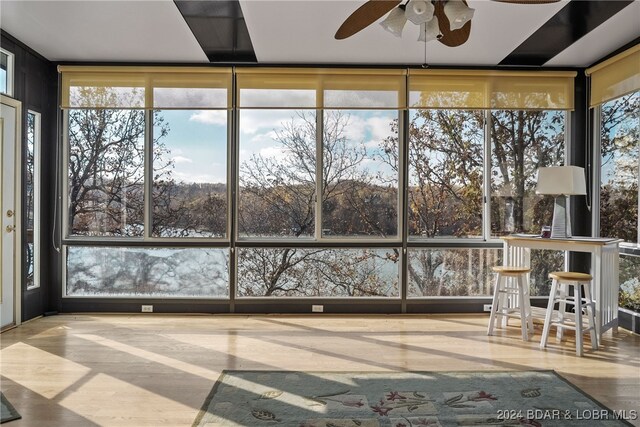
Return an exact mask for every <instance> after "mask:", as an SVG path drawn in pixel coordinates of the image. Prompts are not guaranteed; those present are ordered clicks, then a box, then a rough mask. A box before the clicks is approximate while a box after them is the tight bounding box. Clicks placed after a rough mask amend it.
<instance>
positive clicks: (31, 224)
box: [24, 111, 40, 289]
mask: <svg viewBox="0 0 640 427" xmlns="http://www.w3.org/2000/svg"><path fill="white" fill-rule="evenodd" d="M39 138H40V115H39V114H38V113H34V112H32V111H29V112H27V147H26V159H25V160H26V161H25V168H26V174H25V185H24V191H25V195H24V199H25V208H26V212H25V214H26V216H25V220H26V223H25V225H24V227H25V229H26V234H25V242H26V245H25V255H24V259H25V262H24V268H25V270H26V271H25V278H26V286H27V289H34V288H37V287H39V286H40V283H39V280H38V278H37V275H36V271H37V263H38V256H37V255H38V253H37V250H38V247H37V246H38V245H39V243H38V240H37V236H38V235H39V224H38V223H39V221H37V220H36V215H37V211H36V200H37V197H38V195H37V194H36V191H37V186H36V179H37V175H36V167H37V165H38V161H39V159H37V158H36V147H37V145H39V143H40V141H39Z"/></svg>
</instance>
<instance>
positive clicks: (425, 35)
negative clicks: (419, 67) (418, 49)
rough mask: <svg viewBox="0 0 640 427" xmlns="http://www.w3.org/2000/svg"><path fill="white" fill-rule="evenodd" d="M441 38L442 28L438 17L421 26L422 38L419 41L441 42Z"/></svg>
mask: <svg viewBox="0 0 640 427" xmlns="http://www.w3.org/2000/svg"><path fill="white" fill-rule="evenodd" d="M441 38H442V33H441V32H440V26H439V25H438V17H437V16H434V17H433V19H431V20H430V21H428V22H425V23H424V24H421V25H420V36H419V37H418V41H420V42H430V41H432V40H439V39H441Z"/></svg>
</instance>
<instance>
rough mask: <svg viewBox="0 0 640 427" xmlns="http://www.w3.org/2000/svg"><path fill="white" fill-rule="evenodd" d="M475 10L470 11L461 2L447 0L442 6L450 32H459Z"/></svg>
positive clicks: (458, 0) (460, 0)
mask: <svg viewBox="0 0 640 427" xmlns="http://www.w3.org/2000/svg"><path fill="white" fill-rule="evenodd" d="M475 11H476V10H475V9H471V8H470V7H469V6H467V5H466V4H464V2H463V1H462V0H449V1H448V2H447V4H445V5H444V14H445V15H446V16H447V18H448V19H449V28H450V29H451V31H454V30H459V29H460V28H462V27H464V25H465V24H466V23H467V22H469V21H471V18H473V13H474V12H475Z"/></svg>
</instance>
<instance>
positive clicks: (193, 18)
mask: <svg viewBox="0 0 640 427" xmlns="http://www.w3.org/2000/svg"><path fill="white" fill-rule="evenodd" d="M173 2H174V3H175V5H176V6H177V8H178V10H179V11H180V14H182V16H183V18H184V20H185V22H186V23H187V25H188V26H189V28H190V29H191V32H192V33H193V35H194V36H195V37H196V40H197V41H198V43H199V44H200V47H202V50H203V51H204V53H205V54H206V55H207V58H209V61H210V62H224V63H227V62H228V63H237V62H257V60H256V53H255V51H254V50H253V44H252V43H251V38H250V37H249V31H248V30H247V24H246V22H245V20H244V15H243V14H242V9H240V2H239V1H238V0H229V1H227V0H173Z"/></svg>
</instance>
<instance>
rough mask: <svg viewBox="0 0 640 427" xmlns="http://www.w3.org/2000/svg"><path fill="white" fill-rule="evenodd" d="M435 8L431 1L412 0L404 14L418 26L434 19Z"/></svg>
mask: <svg viewBox="0 0 640 427" xmlns="http://www.w3.org/2000/svg"><path fill="white" fill-rule="evenodd" d="M434 10H435V7H434V6H433V5H432V4H431V2H430V1H425V0H410V1H409V3H407V9H406V10H405V12H404V14H405V16H406V17H407V19H408V20H409V21H411V22H413V23H414V24H416V25H420V24H423V23H425V22H427V21H429V20H431V18H433V11H434Z"/></svg>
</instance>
